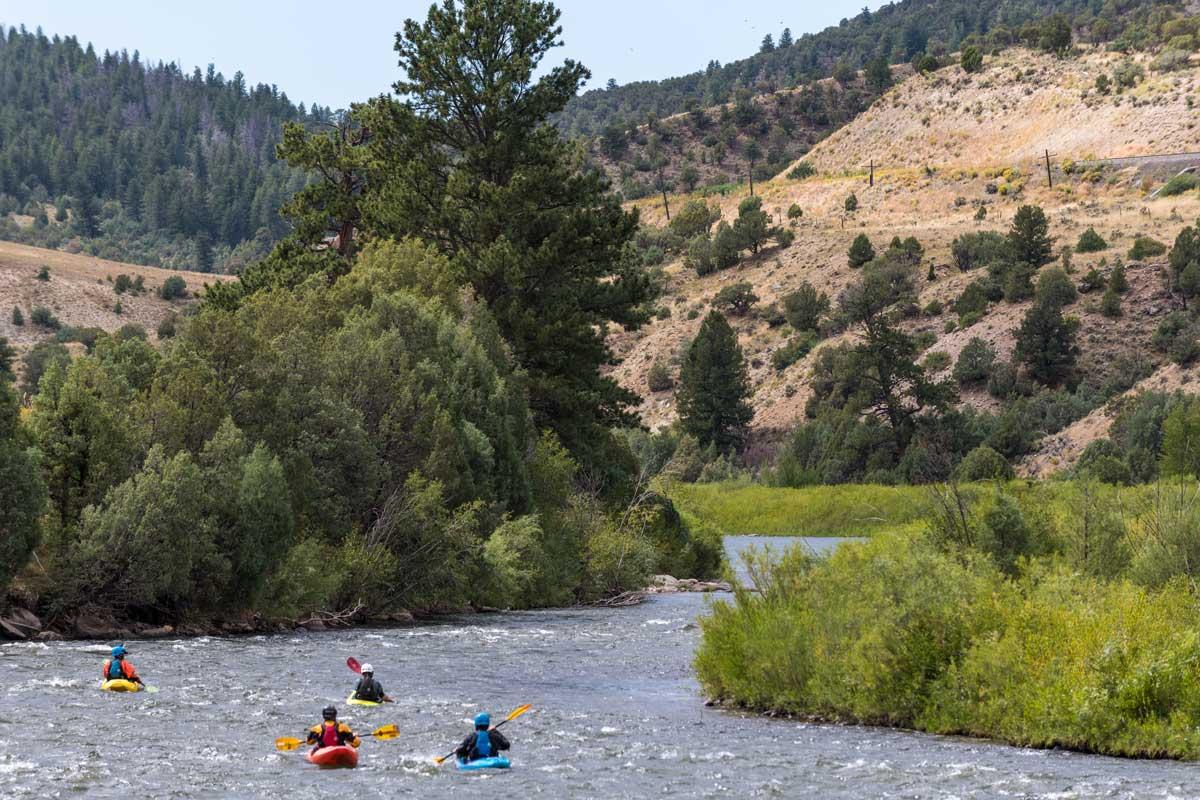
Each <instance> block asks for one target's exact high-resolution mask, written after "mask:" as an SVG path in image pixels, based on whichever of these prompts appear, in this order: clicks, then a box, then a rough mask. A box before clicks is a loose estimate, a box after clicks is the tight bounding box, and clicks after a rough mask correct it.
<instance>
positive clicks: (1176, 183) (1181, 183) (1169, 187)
mask: <svg viewBox="0 0 1200 800" xmlns="http://www.w3.org/2000/svg"><path fill="white" fill-rule="evenodd" d="M1197 187H1200V175H1197V174H1196V173H1194V172H1181V173H1179V174H1178V175H1176V176H1175V177H1173V178H1171V180H1169V181H1167V182H1166V183H1165V184H1163V187H1162V188H1161V189H1159V190H1158V196H1159V197H1174V196H1175V195H1179V194H1183V193H1184V192H1190V191H1192V190H1193V189H1195V188H1197Z"/></svg>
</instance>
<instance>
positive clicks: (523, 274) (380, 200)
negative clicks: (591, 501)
mask: <svg viewBox="0 0 1200 800" xmlns="http://www.w3.org/2000/svg"><path fill="white" fill-rule="evenodd" d="M558 19H559V12H558V11H557V10H556V9H555V8H554V7H553V6H551V5H550V4H549V3H542V2H531V0H497V1H493V0H488V1H487V2H485V1H484V0H465V2H463V3H455V4H447V5H442V6H436V7H433V8H431V9H430V11H429V14H428V17H427V18H426V20H425V21H424V22H423V23H418V22H416V21H414V20H408V21H406V22H405V25H404V30H403V32H402V33H401V34H399V35H398V36H397V39H396V52H397V54H398V55H399V62H400V67H401V69H402V70H403V72H404V75H405V77H404V79H403V80H400V81H398V82H397V83H396V84H395V87H394V88H395V91H396V98H401V99H392V98H386V97H381V98H377V99H376V100H374V101H372V102H371V104H370V105H369V106H367V107H364V108H363V109H362V110H361V111H360V112H359V113H358V114H357V115H356V119H361V120H362V127H363V129H364V130H367V131H369V132H370V138H369V141H368V143H367V150H368V151H369V153H370V156H369V158H368V165H369V167H370V170H371V172H372V173H374V172H375V171H376V170H378V175H379V177H378V180H377V181H375V182H374V183H373V182H372V181H368V186H367V196H366V197H365V198H364V199H363V201H362V204H363V206H364V208H365V213H364V216H365V217H366V218H367V219H366V220H365V222H364V228H365V230H366V232H368V233H372V234H378V235H392V236H396V237H400V236H403V235H406V234H411V235H416V236H418V237H421V238H423V239H426V240H427V241H430V242H434V243H436V244H437V246H438V247H439V248H440V249H441V250H442V251H443V252H444V253H445V254H446V255H447V256H448V257H449V258H450V264H451V269H452V270H453V272H454V274H455V275H456V276H457V277H458V279H459V280H460V281H461V282H462V283H463V284H465V285H468V286H470V287H471V288H472V289H474V291H475V292H476V294H477V296H478V297H479V298H480V299H481V300H483V302H484V303H486V304H487V306H488V308H489V309H491V311H492V314H493V316H494V318H495V320H496V323H497V325H498V326H499V330H500V333H501V334H502V335H503V337H504V339H505V340H506V341H507V342H508V343H509V346H510V347H511V348H512V351H513V353H514V355H515V356H516V359H517V361H518V362H519V363H520V365H521V366H522V367H523V368H524V369H525V370H526V371H527V372H528V374H529V392H530V399H531V404H532V406H533V410H534V415H535V419H536V421H537V423H538V425H539V426H544V427H549V428H550V429H552V430H554V431H556V432H557V433H558V435H559V437H560V439H561V441H562V442H563V443H564V444H565V445H566V446H567V447H568V449H570V450H571V451H572V452H574V453H577V454H578V453H591V454H592V456H595V455H596V451H595V445H596V443H597V442H598V441H601V440H603V439H606V437H605V436H598V435H597V430H598V429H599V428H601V427H603V426H607V425H610V424H630V423H632V422H633V420H634V417H633V416H632V414H631V412H630V410H629V409H630V407H631V406H632V405H633V403H634V402H635V401H636V396H635V395H634V394H633V393H632V392H630V391H628V390H626V389H622V388H621V387H620V386H619V385H618V384H617V382H616V380H615V379H613V378H612V377H611V376H608V375H606V374H602V371H601V367H602V366H603V365H605V364H607V363H608V362H609V361H611V359H612V354H611V352H610V350H609V347H608V344H607V340H606V336H605V332H606V330H607V328H608V327H609V326H610V325H613V324H617V325H622V326H624V327H626V328H636V327H637V326H638V325H640V324H642V323H643V322H644V321H645V320H646V318H647V314H648V311H647V308H648V304H647V303H646V302H645V301H646V300H648V299H650V296H651V285H650V282H649V279H648V277H647V276H646V274H645V272H644V270H643V269H642V267H641V265H640V264H637V263H632V262H631V261H630V260H629V259H627V258H626V257H625V254H626V245H627V243H628V242H629V241H630V239H631V238H632V236H633V233H634V230H635V229H636V227H637V216H636V214H635V213H632V212H626V211H624V210H623V209H622V208H621V204H620V201H619V199H618V198H617V197H616V196H615V195H613V194H612V193H611V192H610V191H609V190H608V186H607V183H606V181H605V179H604V177H603V176H602V175H601V174H599V173H597V172H594V171H590V172H581V171H580V170H579V168H578V163H579V162H578V160H577V158H576V156H575V151H574V146H573V145H572V144H571V143H570V142H568V141H566V140H564V139H563V138H562V137H561V136H560V135H559V133H558V131H557V130H556V129H555V128H554V127H553V126H552V125H551V124H550V118H551V117H552V116H553V115H554V114H556V113H557V112H559V111H561V110H562V109H563V107H564V106H565V105H566V104H567V102H568V101H570V100H571V99H572V98H573V97H574V96H575V95H576V93H577V91H578V89H579V87H580V86H581V85H582V83H583V81H584V80H586V79H587V78H588V75H589V73H588V71H587V70H586V69H585V68H584V67H583V66H581V65H580V64H577V63H576V62H574V61H570V60H568V61H565V62H564V63H563V64H561V65H559V66H557V67H552V68H549V69H544V68H542V67H541V66H540V64H541V61H542V59H543V58H544V57H545V55H546V54H547V53H548V52H549V51H550V50H551V49H552V48H553V47H555V46H556V45H557V44H558V43H559V35H560V33H561V28H560V27H559V26H558ZM535 74H536V75H537V77H536V78H535ZM464 108H470V109H473V111H472V113H471V115H470V116H469V118H468V117H464V116H463V115H462V114H460V113H459V110H460V109H464ZM516 208H526V209H529V210H530V213H528V214H514V213H512V210H513V209H516ZM585 460H588V461H590V458H589V459H585Z"/></svg>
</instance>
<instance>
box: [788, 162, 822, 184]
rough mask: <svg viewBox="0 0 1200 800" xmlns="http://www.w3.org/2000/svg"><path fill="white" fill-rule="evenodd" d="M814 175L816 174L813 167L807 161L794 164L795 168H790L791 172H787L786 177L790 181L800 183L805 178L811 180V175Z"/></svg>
mask: <svg viewBox="0 0 1200 800" xmlns="http://www.w3.org/2000/svg"><path fill="white" fill-rule="evenodd" d="M816 174H817V170H816V169H815V168H814V167H813V165H812V164H809V163H808V162H807V161H801V162H800V163H798V164H796V166H794V167H792V168H791V170H789V171H788V174H787V176H788V178H790V179H791V180H794V181H802V180H804V179H805V178H811V177H812V176H813V175H816Z"/></svg>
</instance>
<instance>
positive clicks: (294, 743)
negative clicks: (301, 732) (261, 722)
mask: <svg viewBox="0 0 1200 800" xmlns="http://www.w3.org/2000/svg"><path fill="white" fill-rule="evenodd" d="M301 744H303V743H302V742H301V741H300V740H299V739H296V738H294V737H291V736H280V737H279V738H278V739H276V740H275V749H276V750H295V749H296V748H297V747H299V746H300V745H301Z"/></svg>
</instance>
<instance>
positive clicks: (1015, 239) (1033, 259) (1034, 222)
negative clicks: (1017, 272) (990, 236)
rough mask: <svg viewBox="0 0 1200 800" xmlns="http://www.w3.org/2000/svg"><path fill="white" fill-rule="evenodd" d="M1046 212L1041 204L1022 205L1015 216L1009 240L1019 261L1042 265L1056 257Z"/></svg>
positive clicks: (1037, 265)
mask: <svg viewBox="0 0 1200 800" xmlns="http://www.w3.org/2000/svg"><path fill="white" fill-rule="evenodd" d="M1049 231H1050V226H1049V223H1048V222H1047V221H1046V213H1045V212H1044V211H1042V209H1041V208H1040V207H1039V206H1021V207H1020V208H1019V209H1017V215H1016V216H1015V217H1014V218H1013V224H1012V228H1011V229H1010V230H1009V232H1008V241H1009V244H1010V245H1011V246H1012V249H1013V254H1014V255H1015V256H1016V259H1017V260H1018V261H1022V262H1024V263H1026V264H1031V265H1032V266H1035V267H1040V266H1042V265H1043V264H1046V263H1049V262H1050V261H1051V260H1052V259H1053V258H1054V240H1053V239H1051V238H1050V233H1049Z"/></svg>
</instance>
